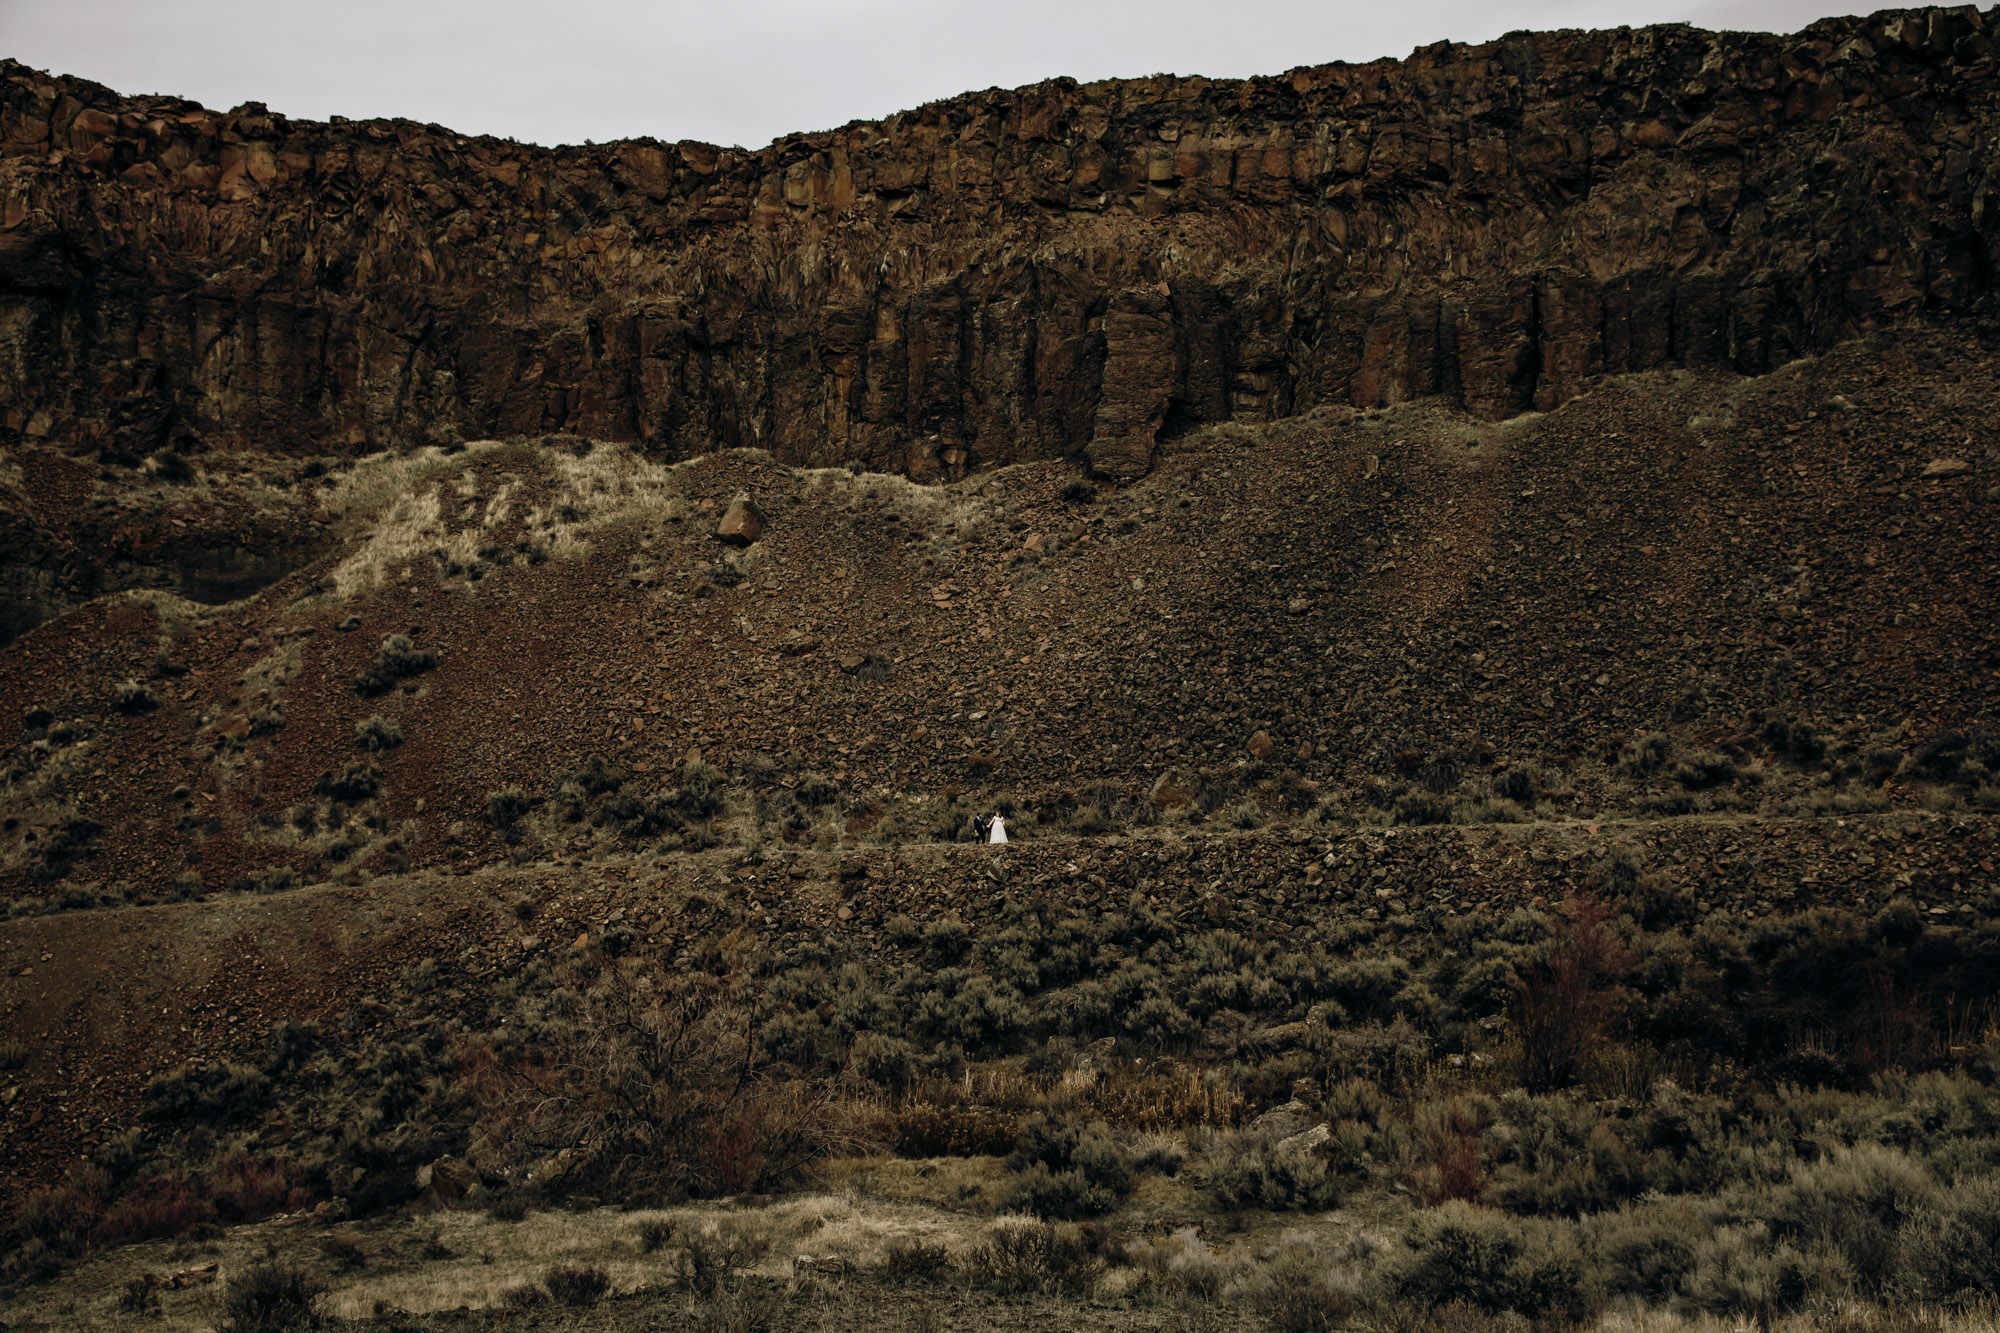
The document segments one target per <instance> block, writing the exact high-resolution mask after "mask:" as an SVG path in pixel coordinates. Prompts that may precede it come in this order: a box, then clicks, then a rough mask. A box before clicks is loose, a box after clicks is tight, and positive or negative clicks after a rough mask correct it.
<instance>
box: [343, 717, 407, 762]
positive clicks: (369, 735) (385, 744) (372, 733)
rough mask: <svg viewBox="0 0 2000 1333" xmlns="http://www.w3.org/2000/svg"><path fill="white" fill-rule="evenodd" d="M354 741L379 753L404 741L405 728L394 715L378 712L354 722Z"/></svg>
mask: <svg viewBox="0 0 2000 1333" xmlns="http://www.w3.org/2000/svg"><path fill="white" fill-rule="evenodd" d="M354 743H355V744H356V745H358V746H360V747H361V748H362V749H364V750H370V751H373V752H375V753H377V754H379V753H381V752H382V751H384V750H393V749H395V748H396V747H397V746H398V745H401V744H402V743H403V728H402V726H401V725H400V724H398V723H397V721H396V719H395V718H393V717H384V716H382V714H380V713H377V714H375V715H374V716H373V717H368V718H364V719H362V720H361V721H359V722H357V723H355V724H354Z"/></svg>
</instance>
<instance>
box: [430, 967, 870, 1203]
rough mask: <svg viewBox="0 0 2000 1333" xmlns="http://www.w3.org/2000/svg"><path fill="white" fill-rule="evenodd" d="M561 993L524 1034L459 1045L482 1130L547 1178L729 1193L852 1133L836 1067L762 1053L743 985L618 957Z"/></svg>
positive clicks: (847, 1143) (759, 1021)
mask: <svg viewBox="0 0 2000 1333" xmlns="http://www.w3.org/2000/svg"><path fill="white" fill-rule="evenodd" d="M573 980H576V981H579V982H580V981H581V980H582V978H580V977H579V978H574V979H573ZM578 989H581V987H578ZM567 993H568V994H569V995H570V996H571V999H570V1000H569V1002H568V1005H567V1012H565V1013H562V1014H561V1015H560V1016H558V1017H555V1018H553V1019H551V1020H545V1021H544V1022H543V1023H542V1024H541V1025H540V1031H539V1032H538V1033H537V1035H536V1037H535V1039H533V1040H527V1039H523V1040H521V1041H519V1042H518V1043H515V1042H512V1041H496V1042H494V1043H493V1044H491V1045H487V1046H484V1047H481V1048H480V1049H479V1050H478V1051H475V1052H473V1053H471V1055H470V1056H469V1058H468V1065H469V1068H470V1078H471V1082H472V1085H473V1090H474V1096H475V1099H476V1101H477V1104H478V1106H479V1109H480V1112H481V1115H482V1118H483V1121H484V1127H485V1129H486V1131H487V1132H488V1133H489V1135H490V1136H491V1137H492V1138H493V1139H494V1141H496V1142H499V1143H504V1144H507V1145H509V1148H510V1149H511V1151H512V1152H513V1153H514V1155H516V1156H517V1157H521V1158H525V1159H527V1160H528V1161H539V1162H540V1166H539V1168H538V1171H537V1175H538V1178H540V1179H542V1180H544V1181H545V1182H546V1183H548V1184H549V1185H550V1186H551V1187H555V1188H566V1189H568V1188H582V1187H585V1186H586V1185H587V1186H589V1187H591V1188H594V1189H600V1190H603V1191H606V1192H611V1191H616V1192H618V1193H619V1194H620V1195H621V1196H622V1197H631V1198H644V1197H647V1196H649V1195H650V1196H655V1197H662V1198H683V1197H701V1196H708V1195H715V1194H728V1193H739V1192H742V1191H746V1190H756V1189H763V1188H767V1187H769V1186H770V1185H773V1184H775V1183H778V1182H781V1181H783V1180H785V1179H787V1178H789V1177H791V1176H793V1175H795V1174H796V1173H797V1172H798V1171H799V1170H801V1169H802V1168H804V1167H805V1166H807V1165H808V1164H809V1163H811V1162H813V1161H816V1160H818V1159H819V1158H821V1157H822V1156H824V1155H826V1154H827V1153H829V1152H831V1151H834V1150H836V1149H842V1148H854V1147H858V1146H860V1136H859V1134H858V1132H857V1130H856V1129H855V1127H854V1125H855V1121H854V1120H853V1118H852V1117H851V1116H850V1115H849V1114H848V1111H847V1106H846V1103H845V1101H844V1100H843V1099H842V1098H841V1096H840V1095H839V1088H838V1083H837V1080H834V1079H820V1080H804V1079H799V1078H794V1077H789V1076H788V1075H787V1071H785V1070H783V1069H781V1068H779V1067H777V1066H775V1065H773V1064H771V1063H770V1062H769V1059H768V1057H767V1056H766V1054H765V1047H764V1043H763V1042H762V1040H761V1036H762V1030H763V1027H764V1012H763V1009H762V1007H761V1003H760V999H759V997H758V996H756V995H755V994H753V993H752V992H751V991H750V990H749V988H748V987H747V986H746V985H742V984H738V983H736V982H734V981H733V980H732V979H727V978H718V977H714V976H710V975H707V974H704V973H696V974H693V975H689V976H678V977H670V976H667V975H664V974H660V973H656V972H652V971H650V970H648V969H646V968H645V967H643V966H641V965H638V964H634V963H626V964H621V965H618V966H615V967H611V968H608V969H606V970H605V971H603V972H602V973H601V974H599V975H598V976H597V979H596V982H595V984H594V985H590V986H589V987H588V989H587V990H583V993H581V994H576V993H575V991H574V990H572V991H570V992H567Z"/></svg>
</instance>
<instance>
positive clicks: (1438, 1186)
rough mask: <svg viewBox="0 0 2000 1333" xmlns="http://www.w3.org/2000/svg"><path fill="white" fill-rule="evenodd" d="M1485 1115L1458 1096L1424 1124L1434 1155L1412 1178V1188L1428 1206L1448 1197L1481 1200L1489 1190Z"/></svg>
mask: <svg viewBox="0 0 2000 1333" xmlns="http://www.w3.org/2000/svg"><path fill="white" fill-rule="evenodd" d="M1481 1122H1482V1117H1481V1116H1480V1115H1479V1114H1478V1113H1477V1112H1476V1111H1474V1110H1471V1109H1469V1108H1467V1107H1465V1106H1463V1105H1462V1104H1460V1102H1459V1100H1458V1098H1456V1097H1454V1098H1452V1099H1451V1101H1450V1102H1449V1103H1448V1104H1447V1105H1446V1107H1445V1109H1444V1111H1443V1113H1442V1114H1440V1115H1437V1116H1435V1117H1433V1118H1431V1119H1430V1121H1429V1123H1427V1124H1425V1125H1423V1126H1422V1133H1423V1139H1424V1151H1425V1155H1426V1156H1427V1157H1428V1158H1429V1159H1430V1160H1429V1161H1428V1162H1427V1163H1425V1164H1424V1165H1423V1166H1421V1167H1419V1168H1418V1170H1417V1172H1416V1175H1415V1176H1414V1177H1413V1178H1412V1179H1411V1181H1410V1192H1411V1193H1412V1194H1414V1195H1415V1196H1416V1197H1417V1199H1418V1201H1419V1202H1421V1203H1422V1204H1424V1206H1426V1207H1431V1206H1434V1205H1436V1204H1440V1203H1443V1202H1444V1201H1445V1200H1446V1199H1464V1200H1465V1201H1466V1202H1468V1203H1477V1202H1478V1201H1479V1200H1480V1198H1481V1197H1483V1196H1484V1195H1485V1193H1486V1182H1487V1170H1486V1163H1485V1162H1484V1161H1482V1160H1481V1158H1480V1155H1479V1136H1480V1134H1481V1133H1483V1132H1484V1130H1485V1126H1484V1124H1483V1123H1481Z"/></svg>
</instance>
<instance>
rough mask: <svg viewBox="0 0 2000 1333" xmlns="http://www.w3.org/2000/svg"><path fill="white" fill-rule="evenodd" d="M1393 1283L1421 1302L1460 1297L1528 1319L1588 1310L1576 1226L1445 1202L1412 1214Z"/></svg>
mask: <svg viewBox="0 0 2000 1333" xmlns="http://www.w3.org/2000/svg"><path fill="white" fill-rule="evenodd" d="M1403 1243H1404V1244H1405V1245H1406V1246H1407V1247H1408V1253H1407V1254H1406V1255H1405V1256H1404V1258H1403V1260H1402V1261H1401V1262H1400V1263H1399V1264H1398V1265H1396V1267H1395V1269H1394V1271H1393V1273H1392V1277H1391V1285H1392V1287H1393V1289H1394V1290H1395V1292H1396V1294H1397V1295H1398V1296H1400V1297H1401V1298H1402V1299H1404V1300H1408V1301H1412V1302H1415V1303H1416V1304H1419V1305H1423V1306H1433V1307H1434V1306H1440V1305H1449V1304H1451V1303H1452V1302H1454V1301H1464V1302H1466V1303H1468V1304H1471V1305H1474V1306H1477V1307H1479V1308H1480V1309H1484V1310H1496V1311H1497V1310H1512V1311H1515V1312H1517V1313H1519V1314H1523V1315H1526V1316H1528V1317H1529V1318H1531V1319H1533V1318H1538V1317H1541V1316H1543V1315H1567V1316H1571V1317H1576V1316H1580V1315H1582V1314H1584V1313H1586V1312H1587V1311H1588V1310H1589V1309H1590V1307H1591V1306H1592V1305H1593V1303H1594V1302H1593V1300H1592V1294H1591V1291H1590V1286H1589V1272H1590V1265H1589V1264H1588V1262H1587V1260H1586V1258H1585V1255H1584V1253H1583V1251H1582V1249H1581V1247H1580V1246H1579V1245H1578V1243H1577V1237H1576V1234H1575V1230H1574V1228H1573V1227H1571V1226H1569V1225H1568V1224H1566V1223H1561V1222H1546V1221H1542V1220H1540V1219H1537V1218H1521V1217H1509V1216H1507V1215H1505V1214H1503V1213H1493V1212H1488V1211H1487V1210H1485V1209H1483V1208H1476V1207H1474V1206H1472V1205H1471V1204H1467V1203H1461V1202H1456V1201H1454V1202H1450V1203H1445V1204H1441V1205H1439V1206H1438V1207H1436V1208H1431V1209H1427V1210H1425V1211H1424V1212H1421V1213H1419V1214H1418V1215H1417V1216H1416V1217H1415V1218H1413V1219H1411V1221H1410V1223H1409V1225H1408V1227H1407V1228H1405V1231H1404V1235H1403Z"/></svg>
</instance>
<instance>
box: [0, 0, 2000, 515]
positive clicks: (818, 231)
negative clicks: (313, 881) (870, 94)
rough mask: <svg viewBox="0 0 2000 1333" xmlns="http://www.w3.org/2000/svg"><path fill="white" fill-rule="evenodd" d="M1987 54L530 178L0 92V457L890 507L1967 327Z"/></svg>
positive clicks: (1718, 67)
mask: <svg viewBox="0 0 2000 1333" xmlns="http://www.w3.org/2000/svg"><path fill="white" fill-rule="evenodd" d="M1996 31H2000V17H1995V16H1991V15H1982V14H1980V13H1979V12H1978V11H1977V10H1974V9H1971V8H1961V9H1951V10H1925V11H1909V12H1904V13H1889V14H1882V15H1877V16H1875V17H1874V18H1872V19H1865V20H1863V19H1851V20H1849V19H1843V20H1827V21H1824V22H1821V23H1819V24H1816V25H1814V26H1813V27H1811V28H1809V29H1807V30H1805V31H1804V32H1803V33H1800V34H1797V35H1795V36H1789V37H1776V36H1761V35H1744V34H1728V35H1719V34H1710V33H1706V32H1701V31H1698V30H1695V29H1690V28H1685V27H1668V28H1653V29H1644V30H1638V31H1631V30H1619V31H1614V32H1592V33H1581V32H1569V33H1545V34H1516V35H1513V36H1509V37H1507V38H1503V39H1501V40H1499V41H1496V42H1491V43H1487V44H1484V45H1479V46H1462V45H1450V44H1440V45H1438V46H1435V47H1429V48H1425V49H1423V50H1420V51H1418V52H1416V53H1415V54H1414V55H1412V56H1411V57H1410V58H1409V59H1408V60H1405V61H1401V62H1396V61H1379V62H1376V63H1373V64H1369V65H1363V66H1349V65H1328V66H1320V67H1315V68H1308V69H1299V70H1294V71H1292V72H1291V73H1290V74H1287V75H1283V76H1280V77H1275V78H1261V79H1252V80H1248V81H1243V82H1219V81H1211V80H1205V79H1199V78H1183V79H1176V78H1167V77H1159V78H1152V79H1141V80H1131V81H1125V82H1107V83H1097V84H1088V85H1079V84H1076V83H1072V82H1068V81H1057V82H1051V83H1046V84H1041V85H1037V86H1035V87H1031V88H1025V89H1020V90H1016V91H1012V92H1002V91H989V92H984V93H977V94H970V95H967V96H964V97H960V98H957V99H954V100H952V101H949V102H942V103H937V104H933V105H930V106H926V107H922V108H919V109H918V110H915V111H912V112H908V113H905V114H902V115H898V116H895V117H891V118H890V119H888V120H886V121H883V122H880V123H856V124H852V125H848V126H845V127H843V128H841V129H838V130H833V131H827V132H824V133H818V134H808V135H794V136H790V137H788V138H785V139H783V140H780V141H778V142H776V143H773V144H771V145H770V146H769V147H767V148H764V149H762V150H760V151H757V152H746V151H742V150H738V149H724V148H716V147H712V146H709V145H704V144H694V143H681V144H663V143H657V142H653V141H644V140H642V141H632V142H627V143H619V144H610V145H600V146H584V147H570V148H563V149H555V150H550V149H543V148H538V147H532V146H526V145H520V144H515V143H511V142H501V141H498V140H493V139H473V138H465V137H460V136H457V135H454V134H452V133H450V132H449V131H447V130H444V129H442V128H440V127H438V126H423V125H415V124H410V123H407V122H389V121H369V122H347V121H335V122H333V123H331V124H317V123H311V122H304V121H291V120H287V119H285V118H284V117H281V116H277V115H274V114H270V113H268V112H266V111H265V110H263V109H262V108H261V107H257V106H255V105H250V106H246V107H242V108H238V109H237V110H235V111H232V112H227V113H223V112H215V111H210V110H208V109H205V108H202V107H199V106H196V105H194V104H192V103H187V102H182V101H177V100H174V99H169V98H125V97H120V96H118V95H117V94H114V93H112V92H110V91H109V90H107V89H104V88H101V87H98V86H96V85H93V84H89V83H87V82H84V81H82V80H79V79H71V78H55V77H50V76H48V75H45V74H42V73H39V72H37V71H34V70H30V69H27V68H25V67H23V66H20V65H18V64H12V63H7V64H5V65H0V154H4V156H0V404H4V409H0V429H4V430H5V431H6V432H9V433H10V434H11V435H12V437H14V438H21V437H28V438H40V439H47V440H52V441H56V442H59V443H64V444H69V445H73V446H75V447H78V448H88V447H92V446H100V447H101V446H115V447H118V448H121V449H124V450H128V451H131V450H143V449H150V448H157V447H162V446H168V445H176V444H180V445H187V446H194V447H207V448H216V449H224V450H228V449H238V448H258V449H267V450H268V449H273V448H278V449H286V450H296V451H300V452H320V451H327V452H357V451H363V450H372V449H375V448H380V447H383V446H385V445H389V444H393V443H398V442H406V441H411V440H422V439H426V438H433V437H436V436H438V435H442V434H445V433H448V432H450V431H458V432H461V433H464V434H467V435H495V434H535V433H539V432H546V431H565V432H574V433H580V434H586V435H591V436H597V437H606V438H613V439H624V440H640V441H644V442H646V443H647V444H649V445H651V446H653V447H655V448H656V449H658V450H659V452H660V453H662V454H663V455H671V456H681V455H687V454H691V453H695V452H700V451H703V450H707V449H710V448H712V447H715V446H717V445H734V444H752V445H761V446H765V447H768V448H771V449H772V450H774V451H775V452H776V453H777V454H778V455H779V456H780V457H781V458H783V459H785V460H787V461H797V462H810V463H832V462H838V461H841V460H844V459H849V458H860V459H863V460H866V461H867V462H869V463H871V464H872V465H874V466H877V467H883V468H896V469H902V470H907V471H909V472H910V473H912V474H913V475H915V476H918V477H933V476H940V475H946V474H952V473H957V472H960V471H963V470H965V469H968V468H973V467H977V466H980V465H983V464H990V463H994V462H1001V461H1008V460H1015V459H1022V458H1032V457H1049V456H1055V455H1060V454H1066V453H1070V452H1073V451H1078V450H1087V451H1088V452H1089V454H1090V457H1091V458H1092V460H1093V462H1094V464H1095V465H1096V466H1097V467H1098V468H1099V469H1100V470H1102V471H1104V472H1106V473H1109V474H1112V475H1116V476H1129V475H1133V474H1135V473H1136V472H1139V471H1143V470H1144V468H1145V467H1146V466H1147V465H1148V462H1149V460H1150V457H1151V454H1152V451H1153V448H1154V444H1155V440H1156V436H1157V434H1158V432H1160V431H1161V430H1167V431H1173V430H1176V429H1180V428H1182V427H1184V426H1186V425H1189V424H1194V423H1199V422H1204V421H1215V420H1222V419H1237V420H1263V419H1270V418H1275V417H1281V416H1286V415H1290V414H1292V413H1296V412H1300V411H1304V410H1307V409H1310V408H1311V407H1313V406H1315V405H1318V404H1324V403H1354V404H1361V405H1379V404H1389V403H1394V402H1398V401H1402V400H1406V399H1409V398H1412V397H1417V396H1422V395H1428V394H1443V395H1446V396H1448V397H1450V398H1452V399H1454V400H1456V401H1458V402H1460V403H1462V405H1463V406H1464V407H1465V408H1466V409H1467V410H1468V411H1471V412H1473V413H1476V414H1478V415H1481V416H1486V417H1499V416H1504V415H1508V414H1511V413H1515V412H1519V411H1522V410H1526V409H1530V408H1548V407H1551V406H1553V405H1555V404H1557V403H1559V402H1562V401H1564V400H1566V399H1568V398H1570V397H1573V396H1574V395H1575V394H1577V393H1578V392H1580V391H1581V390H1582V389H1583V388H1584V387H1585V386H1586V385H1587V384H1588V383H1589V381H1590V380H1591V378H1592V377H1593V376H1596V375H1598V374H1602V373H1615V372H1622V371H1628V370H1643V369H1647V368H1650V367H1656V366H1661V365H1676V364H1680V365H1691V366H1730V367H1734V368H1736V369H1739V370H1742V371H1746V372H1748V371H1758V370H1762V369H1765V368H1768V367H1769V366H1771V365H1773V364H1775V363H1779V362H1782V361H1784V360H1786V359H1789V358H1790V357H1792V356H1794V355H1796V354H1797V353H1798V352H1800V351H1802V350H1806V349H1810V348H1813V347H1819V346H1825V345H1827V344H1829V343H1831V342H1834V341H1837V340H1839V339H1841V338H1844V337H1847V336H1851V335H1853V334H1854V333H1856V332H1859V331H1862V330H1866V329H1869V328H1873V327H1879V326H1882V325H1884V324H1888V323H1893V322H1895V321H1898V320H1906V319H1911V318H1915V317H1919V316H1923V317H1939V316H1943V317H1956V316H1964V315H1968V314H1971V315H1979V314H1982V313H1983V312H1984V310H1985V309H1986V307H1987V304H1988V302H1989V300H1990V295H1991V290H1990V289H1991V278H1990V276H1989V275H1990V273H1991V272H1992V269H1993V264H1994V262H1995V260H1996V258H2000V256H1996V252H1995V225H1996V218H1995V211H1994V209H1993V208H1992V206H1991V203H1990V196H1991V193H1992V190H1993V184H1994V181H1993V172H1994V164H1993V161H1992V158H1991V153H1990V151H1989V150H1990V145H1991V144H1992V142H1993V141H1994V138H1995V131H1996V128H2000V125H1997V124H1996V121H1997V120H2000V115H1997V114H1996V109H1995V80H1994V57H1993V47H1992V43H1993V40H1994V37H1995V34H1996Z"/></svg>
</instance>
